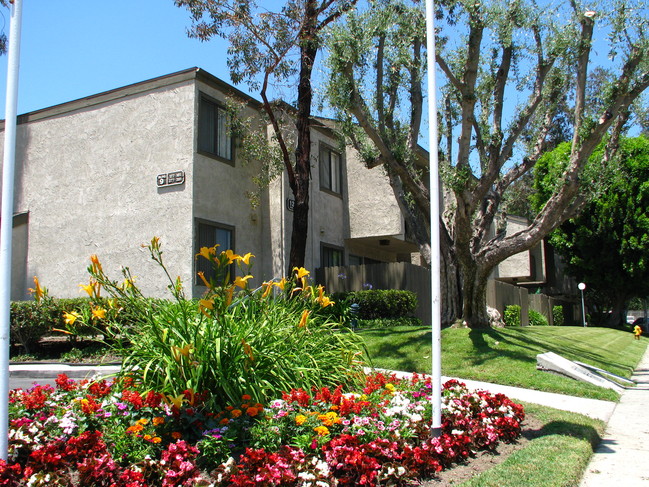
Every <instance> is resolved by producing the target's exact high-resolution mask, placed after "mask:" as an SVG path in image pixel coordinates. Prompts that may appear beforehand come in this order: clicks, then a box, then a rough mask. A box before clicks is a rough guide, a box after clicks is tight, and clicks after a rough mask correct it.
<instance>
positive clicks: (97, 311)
mask: <svg viewBox="0 0 649 487" xmlns="http://www.w3.org/2000/svg"><path fill="white" fill-rule="evenodd" d="M92 318H93V319H99V320H103V319H104V318H106V310H105V309H104V308H102V307H100V306H97V307H96V308H92Z"/></svg>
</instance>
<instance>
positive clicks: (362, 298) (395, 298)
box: [333, 289, 417, 320]
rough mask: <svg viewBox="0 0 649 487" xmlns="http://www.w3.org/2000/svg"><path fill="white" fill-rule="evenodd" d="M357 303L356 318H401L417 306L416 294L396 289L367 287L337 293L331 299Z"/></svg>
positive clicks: (410, 313) (408, 314)
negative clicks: (362, 289)
mask: <svg viewBox="0 0 649 487" xmlns="http://www.w3.org/2000/svg"><path fill="white" fill-rule="evenodd" d="M341 298H342V299H343V300H344V301H345V302H347V303H349V304H352V303H356V304H358V305H359V310H358V318H359V319H361V320H373V319H382V318H403V317H407V316H410V315H412V313H413V312H414V311H415V309H416V308H417V295H416V294H415V293H413V292H412V291H405V290H397V289H368V290H364V291H351V292H348V293H338V294H336V295H335V296H333V299H334V300H336V299H341Z"/></svg>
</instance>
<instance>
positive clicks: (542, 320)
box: [529, 309, 549, 326]
mask: <svg viewBox="0 0 649 487" xmlns="http://www.w3.org/2000/svg"><path fill="white" fill-rule="evenodd" d="M529 317H530V326H548V325H549V323H548V319H547V318H546V317H545V315H543V314H542V313H540V312H538V311H536V310H535V309H530V310H529Z"/></svg>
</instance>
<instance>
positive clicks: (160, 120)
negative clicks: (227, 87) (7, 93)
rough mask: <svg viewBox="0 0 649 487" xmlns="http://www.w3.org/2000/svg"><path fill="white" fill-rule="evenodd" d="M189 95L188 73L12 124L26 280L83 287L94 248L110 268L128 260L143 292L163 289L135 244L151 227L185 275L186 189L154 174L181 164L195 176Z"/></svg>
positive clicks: (72, 290) (59, 289) (68, 290)
mask: <svg viewBox="0 0 649 487" xmlns="http://www.w3.org/2000/svg"><path fill="white" fill-rule="evenodd" d="M193 94H194V90H193V85H192V83H190V82H184V83H182V84H178V85H172V86H167V87H164V88H159V89H157V90H155V91H152V92H147V93H144V94H136V95H132V96H130V97H127V98H121V99H117V100H114V101H110V102H105V103H102V104H99V105H93V104H92V103H90V104H88V105H89V106H86V107H85V108H78V109H76V110H74V111H72V112H68V113H65V114H63V115H61V116H56V117H53V118H44V119H40V120H36V121H32V122H29V123H26V124H20V125H19V126H18V134H17V151H16V153H17V156H16V167H17V169H16V202H15V212H16V213H18V212H29V248H28V249H27V275H28V276H30V277H29V279H28V281H31V276H33V275H37V276H39V278H40V279H41V281H42V283H43V284H44V285H45V286H47V287H48V288H49V290H50V294H52V295H53V296H56V297H75V296H80V295H81V294H80V292H79V287H78V286H79V284H80V283H86V282H87V280H88V277H87V274H86V272H85V268H86V266H87V264H88V258H89V256H90V255H91V254H98V255H99V258H100V260H101V261H102V263H103V264H104V268H105V270H106V271H107V272H109V274H110V275H111V276H113V277H115V278H118V277H119V269H120V266H128V267H130V268H131V271H132V273H133V274H134V275H136V276H137V282H138V284H139V285H140V286H141V287H142V289H143V291H144V292H145V294H156V295H161V294H164V293H165V287H166V284H167V283H165V282H164V280H163V279H162V277H163V274H162V272H161V271H160V270H159V269H158V268H156V266H155V265H154V264H153V263H152V262H151V261H150V258H149V255H148V252H147V251H146V250H145V249H142V248H141V247H140V245H141V244H143V243H147V242H148V241H150V239H151V238H152V237H153V236H158V237H160V239H161V241H162V243H163V249H164V251H165V254H166V255H169V256H174V258H173V265H171V266H170V267H171V268H170V272H171V273H172V275H176V274H178V275H182V276H185V275H189V273H190V271H191V269H190V266H191V262H192V259H191V252H192V250H191V239H192V219H191V204H192V194H191V192H192V188H191V185H188V184H184V185H182V186H177V187H169V188H162V189H159V188H158V187H157V184H156V175H157V174H160V173H167V172H171V171H179V170H182V171H185V172H186V177H187V180H188V181H192V165H191V162H192V149H193V144H192V141H193V128H192V126H193ZM28 284H30V282H28Z"/></svg>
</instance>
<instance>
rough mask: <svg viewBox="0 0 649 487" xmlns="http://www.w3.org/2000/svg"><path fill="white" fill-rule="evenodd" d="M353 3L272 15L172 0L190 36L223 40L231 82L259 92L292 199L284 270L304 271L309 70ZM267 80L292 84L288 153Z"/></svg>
mask: <svg viewBox="0 0 649 487" xmlns="http://www.w3.org/2000/svg"><path fill="white" fill-rule="evenodd" d="M355 3H356V0H346V1H344V0H289V1H287V2H286V3H285V4H284V5H283V7H282V8H281V10H280V11H277V12H273V11H270V10H268V9H266V8H264V7H262V6H260V5H258V3H257V2H256V1H254V0H253V1H246V2H241V1H237V0H175V4H176V5H177V6H179V7H186V8H187V9H188V10H189V11H190V12H191V16H192V27H191V29H190V35H191V36H194V37H197V38H199V39H201V40H207V39H210V38H211V37H213V36H220V37H223V38H226V39H227V40H228V41H229V43H230V48H229V49H228V67H229V68H230V75H231V78H232V81H233V82H234V83H235V84H237V83H239V82H241V81H245V82H246V83H247V84H248V86H249V87H250V88H251V89H253V90H256V89H258V88H259V87H261V91H260V95H261V98H262V101H263V107H264V110H265V112H266V114H267V116H268V118H269V120H270V123H271V124H272V127H273V131H274V134H275V138H276V140H277V143H278V144H279V147H280V149H281V157H282V161H283V163H284V167H285V169H286V172H287V174H288V181H289V185H290V187H291V191H292V192H293V196H294V198H295V206H294V211H293V227H292V232H291V250H290V256H289V267H288V268H289V271H290V269H292V268H293V267H303V266H304V260H305V253H306V240H307V235H308V232H307V230H308V224H309V220H308V216H309V180H310V176H311V172H310V165H311V164H310V163H311V108H312V104H313V88H312V76H313V68H314V64H315V60H316V56H317V54H318V51H319V50H320V49H321V47H322V33H323V30H324V29H325V28H326V27H327V26H329V25H330V24H331V23H332V22H334V21H335V20H336V19H337V18H338V17H340V16H341V15H342V14H343V13H344V12H345V11H346V10H348V9H350V8H351V7H352V6H353V5H354V4H355ZM296 77H297V81H295V78H296ZM260 79H261V83H260ZM273 81H275V82H279V83H284V84H286V83H289V82H293V83H294V85H296V94H297V97H296V98H297V106H296V113H295V116H294V120H295V131H296V137H295V138H296V147H295V151H294V154H291V151H290V143H289V142H288V141H287V137H286V135H285V133H284V131H283V130H282V127H281V123H282V120H281V119H282V118H283V113H284V109H283V108H282V105H281V104H277V103H272V102H271V101H270V100H269V98H268V96H269V95H268V87H269V85H270V83H271V82H273ZM291 118H292V117H291Z"/></svg>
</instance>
